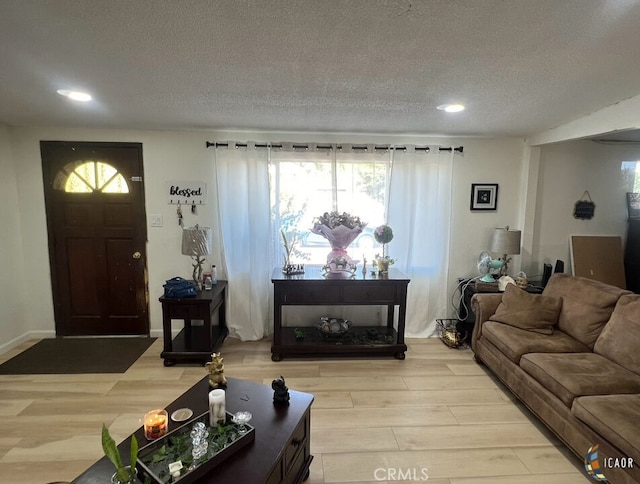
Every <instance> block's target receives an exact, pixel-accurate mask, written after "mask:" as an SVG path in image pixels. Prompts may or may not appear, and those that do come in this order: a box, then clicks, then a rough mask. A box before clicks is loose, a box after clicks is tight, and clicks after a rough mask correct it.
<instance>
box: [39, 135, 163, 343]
mask: <svg viewBox="0 0 640 484" xmlns="http://www.w3.org/2000/svg"><path fill="white" fill-rule="evenodd" d="M55 144H60V145H72V146H78V147H82V148H83V149H88V148H96V149H100V148H114V147H118V148H136V149H139V152H140V176H141V181H140V184H141V186H140V191H141V192H140V204H141V205H140V207H139V209H140V211H141V219H142V222H143V223H141V228H140V230H141V234H140V238H141V239H142V240H141V245H142V246H143V250H144V258H143V268H142V270H143V275H142V279H143V286H144V298H145V308H144V321H143V322H144V327H145V331H144V332H143V333H140V335H145V334H146V335H147V336H149V335H150V331H151V321H150V315H149V268H148V260H147V254H148V243H149V237H148V231H147V223H146V200H145V190H144V188H145V187H144V157H143V151H142V143H138V142H110V141H95V142H93V141H58V140H42V141H40V147H41V158H42V155H43V154H44V152H45V151H46V149H47V146H51V145H55ZM41 166H42V171H43V181H44V185H43V191H44V199H45V213H46V223H47V243H48V253H49V267H50V271H51V290H52V303H53V312H54V322H55V331H56V337H65V336H67V337H73V336H75V335H69V334H65V328H64V322H63V319H64V317H63V316H64V309H63V308H62V303H61V301H60V298H59V295H60V291H61V288H60V287H59V281H58V279H59V277H58V276H59V273H58V270H59V268H58V267H57V263H56V260H57V259H56V239H55V231H54V230H53V223H54V217H53V214H52V213H51V210H53V206H52V204H51V203H49V202H50V194H49V192H48V187H47V185H46V183H47V182H48V181H51V180H48V179H47V177H48V175H47V173H46V172H45V170H46V167H45V166H44V160H43V159H41ZM87 336H91V335H87ZM114 336H118V334H117V333H116V334H114Z"/></svg>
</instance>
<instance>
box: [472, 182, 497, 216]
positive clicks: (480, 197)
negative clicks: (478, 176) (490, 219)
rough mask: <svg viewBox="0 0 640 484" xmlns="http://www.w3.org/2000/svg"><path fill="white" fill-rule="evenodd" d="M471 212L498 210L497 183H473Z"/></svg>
mask: <svg viewBox="0 0 640 484" xmlns="http://www.w3.org/2000/svg"><path fill="white" fill-rule="evenodd" d="M469 208H470V210H471V211H473V212H475V211H482V210H496V209H497V208H498V184H497V183H472V184H471V204H470V207H469Z"/></svg>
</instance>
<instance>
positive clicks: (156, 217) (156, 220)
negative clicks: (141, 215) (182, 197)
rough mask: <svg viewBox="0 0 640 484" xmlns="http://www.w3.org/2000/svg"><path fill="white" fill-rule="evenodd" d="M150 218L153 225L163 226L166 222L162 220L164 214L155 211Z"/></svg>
mask: <svg viewBox="0 0 640 484" xmlns="http://www.w3.org/2000/svg"><path fill="white" fill-rule="evenodd" d="M149 220H150V222H151V226H152V227H162V226H163V225H164V224H163V222H162V215H161V214H158V213H155V214H151V215H150V216H149Z"/></svg>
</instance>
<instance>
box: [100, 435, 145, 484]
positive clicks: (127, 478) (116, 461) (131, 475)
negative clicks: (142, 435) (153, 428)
mask: <svg viewBox="0 0 640 484" xmlns="http://www.w3.org/2000/svg"><path fill="white" fill-rule="evenodd" d="M102 450H103V451H104V455H106V456H107V458H108V459H109V460H110V461H111V462H112V463H113V465H114V466H115V468H116V472H115V474H113V476H112V477H111V482H112V484H133V483H135V482H137V478H136V462H137V460H138V439H136V436H135V435H132V436H131V457H130V459H131V465H129V466H124V465H123V464H122V459H121V458H120V452H118V447H117V446H116V442H115V440H113V438H112V437H111V435H110V434H109V429H108V428H107V426H106V425H105V424H102Z"/></svg>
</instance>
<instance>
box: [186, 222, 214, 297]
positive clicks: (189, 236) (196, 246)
mask: <svg viewBox="0 0 640 484" xmlns="http://www.w3.org/2000/svg"><path fill="white" fill-rule="evenodd" d="M212 238H213V237H212V233H211V229H210V228H209V227H200V226H199V225H198V224H196V225H195V227H185V228H184V229H182V255H188V256H191V257H192V259H193V281H194V282H195V283H196V285H197V286H198V287H201V285H202V264H203V263H204V260H205V258H204V256H205V255H209V254H211V245H212V244H211V241H212Z"/></svg>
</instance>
